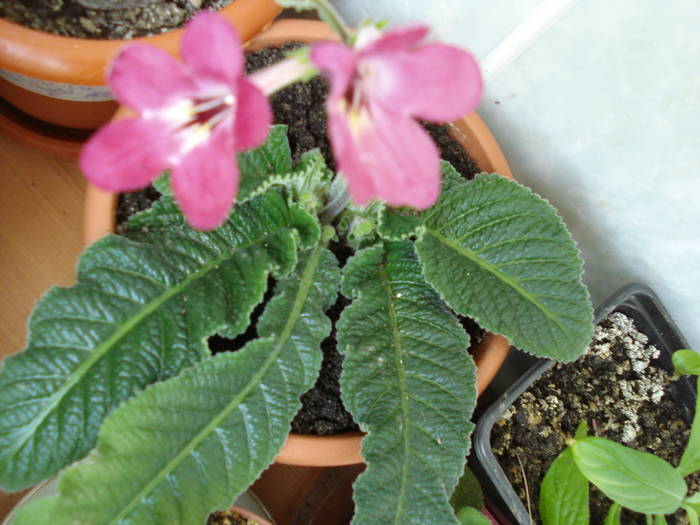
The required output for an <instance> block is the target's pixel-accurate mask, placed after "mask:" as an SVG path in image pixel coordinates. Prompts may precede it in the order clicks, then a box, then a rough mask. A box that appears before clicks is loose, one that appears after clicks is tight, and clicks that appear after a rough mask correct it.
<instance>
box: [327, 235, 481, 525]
mask: <svg viewBox="0 0 700 525" xmlns="http://www.w3.org/2000/svg"><path fill="white" fill-rule="evenodd" d="M343 293H344V294H345V295H346V296H348V297H352V298H353V299H354V302H353V303H352V304H351V305H350V306H349V307H348V308H346V309H345V310H344V311H343V314H342V316H341V318H340V321H339V322H338V348H339V350H340V351H341V352H343V353H344V354H345V362H344V364H343V374H342V376H341V390H342V396H343V401H344V402H345V406H346V407H347V408H348V410H350V412H351V413H352V414H353V416H354V417H355V420H356V421H357V422H358V424H359V425H360V427H361V428H362V429H363V430H364V431H366V432H367V436H366V437H365V438H364V440H363V444H362V455H363V457H364V459H365V462H366V463H367V469H366V470H365V472H364V473H363V474H361V475H360V477H359V478H358V479H357V482H356V483H355V486H354V490H355V518H354V521H353V523H354V524H355V525H358V524H367V523H401V524H402V525H409V524H424V523H440V524H444V525H447V524H450V523H457V521H456V517H455V514H454V512H453V510H452V508H451V507H450V504H449V497H450V494H451V493H452V491H453V490H454V488H455V485H456V484H457V481H458V479H459V478H460V476H461V475H462V472H463V468H464V463H465V460H464V457H465V455H466V453H467V450H468V449H469V437H468V436H469V432H470V431H471V430H472V427H473V425H472V424H471V423H470V422H469V417H470V415H471V412H472V410H473V408H474V404H475V400H476V391H475V387H474V377H475V372H474V365H473V363H472V360H471V358H470V357H469V355H468V354H467V352H466V348H467V345H468V337H467V335H466V333H465V331H464V329H463V328H462V327H461V325H460V324H459V322H458V321H457V319H456V317H455V316H454V314H452V313H451V312H450V311H449V309H448V308H447V307H446V305H445V304H444V303H443V302H442V301H441V300H440V298H439V297H438V295H437V294H436V293H435V292H434V291H433V290H432V288H431V287H430V286H428V285H427V284H426V283H425V281H424V280H423V278H422V276H421V271H420V265H419V264H418V261H417V259H416V256H415V253H414V250H413V245H412V243H411V242H410V241H400V242H395V243H385V244H384V245H376V246H373V247H371V248H366V249H364V250H361V251H360V252H358V253H357V254H356V255H355V256H354V257H352V258H351V259H350V260H349V261H348V263H347V265H346V267H345V272H344V276H343Z"/></svg>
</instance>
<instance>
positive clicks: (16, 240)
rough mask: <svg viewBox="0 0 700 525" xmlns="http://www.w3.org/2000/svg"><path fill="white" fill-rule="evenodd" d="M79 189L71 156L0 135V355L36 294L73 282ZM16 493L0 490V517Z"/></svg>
mask: <svg viewBox="0 0 700 525" xmlns="http://www.w3.org/2000/svg"><path fill="white" fill-rule="evenodd" d="M84 193H85V182H84V180H83V178H82V176H81V175H80V172H79V170H78V167H77V165H76V163H75V162H74V161H68V160H61V159H55V158H52V157H48V156H46V155H43V154H41V153H37V152H35V151H33V150H31V149H29V148H27V147H25V146H22V145H20V144H18V143H16V142H14V141H12V140H11V139H9V138H7V137H4V136H2V135H0V271H1V272H2V276H1V277H0V358H1V357H5V356H7V355H9V354H12V353H15V352H17V351H19V350H21V349H22V348H23V347H24V344H25V337H26V332H27V330H26V325H27V318H28V316H29V312H30V311H31V309H32V306H33V305H34V303H35V302H36V300H37V299H38V298H39V297H40V296H41V294H42V293H43V292H44V291H45V290H46V289H47V288H48V287H50V286H51V285H55V284H58V285H67V284H70V283H72V282H73V281H74V279H75V262H76V259H77V257H78V254H79V253H80V251H81V249H82V245H81V242H82V239H81V235H82V225H81V224H82V214H83V195H84ZM17 497H18V496H17V495H6V494H3V493H1V492H0V520H1V518H3V517H4V516H5V514H7V512H8V511H9V510H10V508H12V506H13V505H14V503H15V501H16V500H17Z"/></svg>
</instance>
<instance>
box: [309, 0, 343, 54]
mask: <svg viewBox="0 0 700 525" xmlns="http://www.w3.org/2000/svg"><path fill="white" fill-rule="evenodd" d="M312 2H313V3H314V4H316V11H318V16H319V17H320V18H321V20H323V21H324V22H325V23H326V24H328V25H329V26H330V27H331V29H332V30H333V31H335V32H336V33H337V34H338V36H340V38H341V39H342V40H343V42H345V43H346V44H350V36H351V35H350V33H349V32H348V30H347V29H346V26H345V23H344V22H343V19H342V18H341V16H340V13H338V11H337V10H336V9H335V7H333V6H332V5H331V3H330V2H328V0H312Z"/></svg>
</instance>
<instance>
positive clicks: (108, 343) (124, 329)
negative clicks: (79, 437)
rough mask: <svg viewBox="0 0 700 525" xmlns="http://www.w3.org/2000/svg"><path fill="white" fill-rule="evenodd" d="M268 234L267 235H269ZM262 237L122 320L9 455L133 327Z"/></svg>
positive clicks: (79, 367) (79, 366)
mask: <svg viewBox="0 0 700 525" xmlns="http://www.w3.org/2000/svg"><path fill="white" fill-rule="evenodd" d="M266 237H267V236H266ZM260 241H261V239H257V240H252V239H251V240H250V241H249V242H247V243H244V244H241V245H240V246H237V247H235V248H233V249H232V250H231V251H228V252H225V253H223V254H221V255H219V256H218V257H216V258H215V259H212V260H211V261H210V262H208V263H206V264H204V265H203V266H202V268H200V269H199V270H197V271H196V272H194V273H192V274H190V275H188V276H187V277H186V278H185V279H183V280H182V281H181V282H180V283H178V284H177V285H175V286H173V287H171V288H168V289H166V290H165V292H164V293H162V294H161V295H159V296H157V297H155V298H153V299H151V300H150V301H149V302H148V303H146V304H145V305H144V306H143V308H139V309H138V311H137V312H136V313H135V314H134V315H132V316H131V317H129V318H128V319H127V320H126V321H125V322H124V323H122V324H121V325H120V326H119V327H118V328H117V329H116V330H115V331H114V332H113V333H112V334H111V335H110V336H109V337H108V338H107V339H106V340H105V341H104V342H103V343H101V344H99V345H98V346H97V347H95V349H94V350H93V351H92V352H90V355H89V356H88V358H87V359H85V360H84V361H83V362H82V363H80V365H78V368H76V369H75V370H74V371H73V372H72V373H71V374H70V376H69V378H68V380H67V381H66V382H65V383H64V384H63V385H62V386H61V387H60V388H59V389H58V390H57V391H56V392H54V393H53V394H51V396H50V398H49V399H50V401H49V403H48V404H47V405H46V406H45V407H44V409H43V410H42V411H41V413H40V414H39V415H38V416H37V417H35V418H34V419H33V420H32V424H31V425H30V426H28V427H25V431H24V432H23V436H22V437H21V438H20V439H19V440H16V441H15V444H14V446H13V447H12V450H11V451H10V452H9V453H6V454H5V455H6V457H10V456H12V455H13V454H15V453H16V452H17V451H18V450H19V449H20V448H21V447H22V446H24V444H25V443H26V442H27V440H28V439H29V438H30V437H31V436H33V435H34V432H35V431H36V429H37V428H38V427H39V426H40V425H41V424H42V423H43V422H44V420H45V419H46V418H47V417H48V416H49V414H51V412H52V411H53V410H54V409H55V408H56V407H57V406H58V405H59V403H60V402H61V401H62V400H63V398H64V397H65V396H66V395H67V394H68V392H70V391H71V390H72V389H73V387H74V386H75V385H76V384H77V383H78V382H79V381H80V380H81V379H82V378H83V376H84V375H85V374H86V373H87V372H88V370H90V369H91V368H92V366H93V365H94V364H95V363H97V362H98V361H99V360H100V359H102V357H104V355H106V354H107V353H108V352H109V350H110V349H111V348H112V347H113V346H114V345H116V344H117V343H118V342H119V340H120V339H121V338H122V337H124V336H126V335H128V334H129V333H131V330H132V329H133V328H134V327H135V326H137V325H138V324H139V323H140V322H141V321H143V320H144V319H146V318H147V317H149V316H150V315H151V314H152V313H154V312H155V311H157V310H158V308H159V307H160V306H162V305H163V304H164V303H165V302H167V301H168V300H170V299H171V298H172V297H174V296H175V295H177V294H179V293H180V292H182V291H183V290H184V289H185V288H187V287H188V286H189V285H190V284H191V283H192V282H193V281H195V280H197V279H200V278H201V277H203V276H204V275H206V274H207V273H209V272H210V271H211V270H215V269H217V266H219V265H220V264H221V263H223V262H224V261H226V259H228V258H231V257H233V256H234V255H236V254H237V253H239V252H240V251H241V250H244V249H246V248H249V247H250V246H252V245H253V244H257V243H258V242H260Z"/></svg>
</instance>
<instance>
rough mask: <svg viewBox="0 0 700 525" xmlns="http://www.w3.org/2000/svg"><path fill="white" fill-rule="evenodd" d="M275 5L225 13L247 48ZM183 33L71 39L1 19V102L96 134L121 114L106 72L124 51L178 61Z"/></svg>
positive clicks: (243, 4) (239, 4) (248, 3)
mask: <svg viewBox="0 0 700 525" xmlns="http://www.w3.org/2000/svg"><path fill="white" fill-rule="evenodd" d="M280 10H281V7H280V6H279V5H278V4H276V3H275V2H274V0H234V1H233V2H232V3H231V4H229V5H227V6H226V7H224V8H223V9H222V10H221V11H220V13H221V14H222V15H223V16H224V17H225V18H226V19H228V20H229V21H230V22H231V23H232V24H233V25H235V26H236V28H237V29H238V32H239V34H240V36H241V39H242V40H243V41H244V42H245V41H248V40H249V39H250V38H251V37H253V36H254V35H255V34H256V33H258V32H259V31H260V30H261V29H263V28H264V27H265V26H266V25H267V24H269V23H270V22H271V21H272V20H273V19H274V17H275V16H277V14H278V13H279V12H280ZM181 34H182V30H181V29H178V30H175V31H170V32H167V33H161V34H158V35H154V36H150V37H144V38H136V39H131V40H95V39H84V38H69V37H63V36H58V35H53V34H50V33H45V32H42V31H36V30H33V29H29V28H27V27H24V26H21V25H17V24H13V23H11V22H8V21H7V20H3V19H0V96H2V98H4V99H5V100H6V101H8V102H9V103H10V104H11V105H12V106H14V107H15V108H17V109H19V110H21V111H22V112H24V113H26V114H28V115H31V116H32V117H35V118H37V119H39V120H40V121H43V122H47V123H50V124H54V125H57V126H63V127H67V128H73V129H95V128H97V127H99V126H100V125H102V124H104V123H105V122H107V121H108V120H109V119H110V118H111V117H112V115H113V114H114V112H115V111H116V109H117V104H116V102H114V100H113V99H112V96H111V94H110V92H109V89H108V88H107V86H106V85H105V79H104V77H105V71H106V69H107V67H108V65H109V62H110V60H111V59H112V57H113V56H114V54H115V53H116V52H117V50H118V49H119V48H121V47H122V46H123V45H125V44H127V43H131V42H146V43H149V44H151V45H154V46H157V47H159V48H160V49H162V50H164V51H166V52H168V53H170V54H172V55H175V56H176V55H177V50H178V47H179V41H180V36H181Z"/></svg>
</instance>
